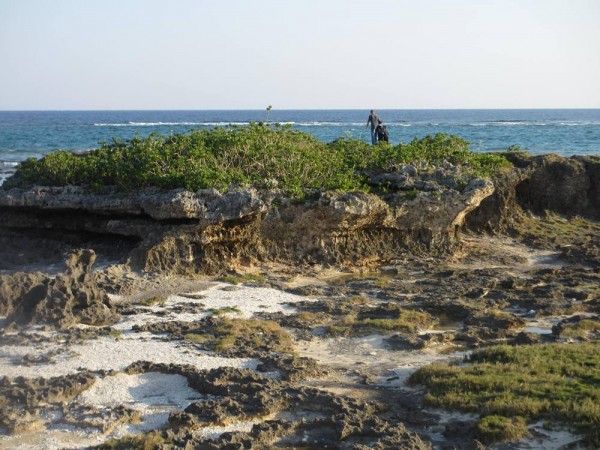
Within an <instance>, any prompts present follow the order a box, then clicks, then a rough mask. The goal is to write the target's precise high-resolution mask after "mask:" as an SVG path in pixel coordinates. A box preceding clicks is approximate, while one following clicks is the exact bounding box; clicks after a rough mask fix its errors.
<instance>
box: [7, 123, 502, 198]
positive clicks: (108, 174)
mask: <svg viewBox="0 0 600 450" xmlns="http://www.w3.org/2000/svg"><path fill="white" fill-rule="evenodd" d="M442 161H448V162H450V163H452V164H454V165H458V166H461V167H462V168H463V171H466V172H467V173H471V174H473V175H486V174H489V173H491V172H492V171H494V170H497V169H498V168H499V167H502V166H505V165H508V162H507V161H506V160H505V159H504V158H502V157H500V156H497V155H493V154H482V153H474V152H471V151H469V149H468V143H467V142H466V141H464V140H463V139H461V138H458V137H455V136H447V135H444V134H437V135H435V136H427V137H425V138H423V139H414V140H413V141H412V142H410V143H409V144H399V145H397V146H395V147H394V146H391V145H389V144H387V143H382V144H378V145H375V146H371V145H368V144H366V143H364V142H362V141H358V140H352V139H340V140H337V141H334V142H331V143H329V144H325V143H323V142H320V141H318V140H317V139H316V138H314V137H312V136H311V135H309V134H306V133H302V132H299V131H294V130H292V129H291V127H289V126H278V125H274V126H265V125H262V124H251V125H248V126H243V127H227V128H224V127H220V128H215V129H213V130H196V131H191V132H189V133H185V134H174V135H171V136H160V135H158V134H151V135H150V136H148V137H146V138H139V137H136V138H133V139H131V140H129V141H120V140H113V141H112V142H110V143H104V144H102V146H101V147H100V148H99V149H97V150H93V151H90V152H87V153H85V154H74V153H71V152H67V151H56V152H53V153H49V154H47V155H46V156H44V157H43V158H41V159H39V160H36V159H33V158H30V159H28V160H26V161H25V162H23V163H22V164H21V165H20V167H19V168H18V170H17V172H16V173H15V175H14V176H13V177H11V178H9V179H8V180H7V181H6V182H5V184H4V187H5V188H12V187H28V186H32V185H36V184H37V185H48V186H65V185H81V186H87V187H90V188H92V189H96V190H97V189H100V188H102V187H104V186H116V187H117V188H119V189H121V190H131V189H137V188H143V187H150V186H154V187H159V188H164V189H172V188H177V187H183V188H186V189H190V190H198V189H201V188H216V189H219V190H224V189H226V188H227V187H228V186H229V185H232V184H237V185H242V186H249V185H252V186H255V187H257V188H280V189H282V190H284V191H286V192H287V193H288V194H290V195H292V196H295V197H302V196H303V193H304V191H305V190H306V189H311V188H312V189H340V190H359V189H366V188H365V186H364V179H363V177H362V176H361V175H360V171H361V170H365V169H381V170H394V169H395V168H397V167H399V166H400V165H401V164H404V163H411V162H418V163H419V164H420V165H423V164H425V165H427V164H438V163H441V162H442Z"/></svg>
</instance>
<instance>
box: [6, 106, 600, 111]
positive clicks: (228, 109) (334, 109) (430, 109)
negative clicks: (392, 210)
mask: <svg viewBox="0 0 600 450" xmlns="http://www.w3.org/2000/svg"><path fill="white" fill-rule="evenodd" d="M371 109H373V110H375V111H486V110H490V111H503V110H504V111H510V110H513V111H518V110H540V111H541V110H597V109H600V106H597V107H551V108H550V107H544V108H539V107H532V108H526V107H519V108H487V107H486V108H271V109H270V111H370V110H371ZM266 110H267V108H206V109H193V108H182V109H171V108H167V109H152V108H147V109H146V108H144V109H135V108H133V109H117V108H110V109H88V108H85V109H54V108H49V109H1V108H0V112H104V111H127V112H134V111H135V112H138V111H139V112H141V111H147V112H155V111H266Z"/></svg>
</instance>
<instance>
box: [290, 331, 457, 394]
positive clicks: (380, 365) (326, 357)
mask: <svg viewBox="0 0 600 450" xmlns="http://www.w3.org/2000/svg"><path fill="white" fill-rule="evenodd" d="M386 337H387V336H382V335H377V334H373V335H369V336H365V337H359V338H320V339H316V338H315V339H312V340H310V341H301V342H299V343H298V344H297V346H296V349H295V350H296V351H297V352H298V353H299V354H300V356H308V357H311V358H314V359H316V360H317V361H319V363H321V364H323V365H325V366H329V367H332V368H334V369H342V370H343V369H351V370H357V369H365V370H368V371H369V372H370V373H372V374H373V375H375V376H376V380H375V383H376V384H379V385H382V386H387V387H392V386H394V387H400V386H403V385H404V384H405V382H406V380H407V378H408V377H409V376H410V374H411V373H413V372H414V371H416V370H417V369H419V368H421V367H423V366H426V365H428V364H431V363H433V362H441V361H450V360H455V359H461V358H462V357H463V356H464V355H465V353H464V352H454V353H448V354H444V353H440V352H439V349H440V348H441V347H442V346H438V347H437V348H436V349H426V350H414V351H396V350H388V349H387V348H386V345H385V341H384V339H385V338H386Z"/></svg>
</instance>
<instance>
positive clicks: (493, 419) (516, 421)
mask: <svg viewBox="0 0 600 450" xmlns="http://www.w3.org/2000/svg"><path fill="white" fill-rule="evenodd" d="M475 432H476V433H477V437H478V438H479V439H480V440H481V441H482V442H483V443H484V444H495V443H498V442H504V441H514V440H516V439H520V438H522V437H523V436H526V435H527V434H529V431H528V430H527V424H526V423H525V419H523V418H522V417H504V416H495V415H492V416H486V417H484V418H483V419H481V420H480V421H479V422H477V424H476V425H475Z"/></svg>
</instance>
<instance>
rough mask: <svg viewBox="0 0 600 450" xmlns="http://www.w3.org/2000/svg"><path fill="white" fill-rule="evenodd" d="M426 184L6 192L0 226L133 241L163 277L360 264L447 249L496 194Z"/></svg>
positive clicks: (134, 260)
mask: <svg viewBox="0 0 600 450" xmlns="http://www.w3.org/2000/svg"><path fill="white" fill-rule="evenodd" d="M410 173H412V172H411V171H410V170H408V171H407V173H406V174H403V177H404V178H403V179H407V178H409V177H410V176H411V175H410ZM426 187H427V190H416V189H414V188H412V187H411V189H410V190H409V191H407V190H396V192H392V193H387V194H385V195H381V196H379V195H375V194H366V193H362V192H350V193H343V194H340V193H336V192H315V193H314V194H313V195H312V196H311V197H310V199H309V200H307V201H304V202H302V203H300V202H297V201H294V200H292V199H289V198H286V197H285V196H283V195H282V194H281V193H279V192H274V191H267V192H257V191H256V190H254V189H230V190H229V191H227V192H225V193H223V194H221V193H219V192H217V191H215V190H200V191H197V192H189V191H185V190H173V191H169V192H161V191H158V190H144V191H138V192H134V193H129V194H116V193H112V194H111V193H109V194H93V193H89V192H86V191H85V190H84V189H82V188H79V187H72V186H69V187H64V188H59V187H34V188H32V189H29V190H21V189H11V190H6V191H0V227H3V228H5V229H6V228H9V229H19V230H27V229H29V230H31V229H37V230H46V231H50V230H54V231H61V230H63V231H64V230H67V231H70V232H90V233H96V234H101V235H116V236H123V237H128V238H134V239H137V240H139V244H138V245H137V247H136V248H135V249H134V250H133V251H132V252H131V253H130V254H129V263H130V264H131V265H132V266H133V267H135V268H138V269H141V270H145V271H153V272H162V273H180V274H185V273H216V272H219V271H222V270H225V269H226V268H228V267H231V265H232V264H235V263H236V262H243V263H248V262H251V261H255V260H256V261H257V260H260V261H277V262H283V263H288V264H290V263H291V264H296V263H309V264H311V263H321V264H323V263H324V264H350V265H362V264H364V263H368V262H370V261H373V260H381V259H385V258H390V257H393V256H397V254H398V252H400V251H405V250H407V249H411V250H428V251H433V252H440V251H444V250H447V249H449V248H450V247H451V246H452V244H453V243H454V241H455V237H456V230H457V229H458V228H459V227H460V226H462V224H463V223H464V220H465V216H466V215H467V214H468V213H469V212H470V211H472V210H473V209H475V208H476V207H477V206H478V205H479V204H480V203H481V201H482V200H483V199H484V198H486V197H488V196H489V195H491V194H492V193H493V192H494V186H493V184H492V183H491V182H488V181H484V180H481V179H473V180H471V182H470V183H469V184H468V185H467V186H466V187H465V188H464V189H463V190H462V191H459V190H457V189H453V188H450V187H447V186H444V185H443V184H439V183H429V185H428V186H426Z"/></svg>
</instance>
